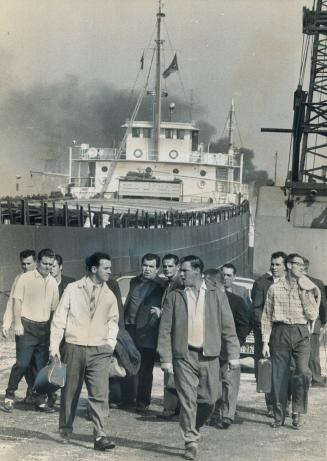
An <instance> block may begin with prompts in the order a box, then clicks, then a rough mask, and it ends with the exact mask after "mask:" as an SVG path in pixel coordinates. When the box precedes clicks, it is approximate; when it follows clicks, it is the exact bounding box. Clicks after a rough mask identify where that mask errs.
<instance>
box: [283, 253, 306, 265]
mask: <svg viewBox="0 0 327 461" xmlns="http://www.w3.org/2000/svg"><path fill="white" fill-rule="evenodd" d="M294 258H301V259H302V261H303V262H304V258H303V256H301V255H299V254H298V253H290V254H289V255H288V256H287V258H286V263H291V262H292V261H293V259H294Z"/></svg>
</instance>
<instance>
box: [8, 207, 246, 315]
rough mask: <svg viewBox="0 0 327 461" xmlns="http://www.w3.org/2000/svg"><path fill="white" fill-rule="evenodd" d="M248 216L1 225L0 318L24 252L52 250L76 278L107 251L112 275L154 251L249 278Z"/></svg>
mask: <svg viewBox="0 0 327 461" xmlns="http://www.w3.org/2000/svg"><path fill="white" fill-rule="evenodd" d="M248 228H249V214H248V213H243V214H241V215H240V216H236V217H233V218H230V219H229V220H227V221H223V222H220V223H212V224H207V225H204V226H192V227H169V228H164V229H133V228H127V229H111V228H106V229H85V228H77V227H76V228H71V227H70V228H67V227H42V226H19V225H0V314H1V317H2V312H3V309H4V305H5V303H6V300H7V298H6V296H5V295H4V294H3V292H5V291H9V290H10V287H11V284H12V282H13V280H14V278H15V276H16V275H17V274H18V273H19V272H20V266H19V260H18V254H19V252H20V251H22V250H23V249H26V248H30V249H35V250H36V251H39V250H40V249H42V248H52V249H53V250H54V251H55V252H56V253H59V254H61V255H62V257H63V259H64V273H65V274H66V275H71V276H74V277H76V278H79V277H81V276H82V275H83V273H84V259H85V257H86V256H88V255H90V254H91V253H93V252H94V251H106V252H108V253H109V254H110V255H111V257H112V267H113V274H114V275H116V276H117V275H122V274H136V273H138V271H139V270H140V262H141V258H142V256H143V254H145V253H148V252H153V253H157V254H159V255H160V256H161V257H162V256H164V254H165V253H168V252H169V253H175V254H177V255H178V256H186V255H188V254H195V255H197V256H200V257H201V258H202V259H203V261H204V263H205V267H206V268H209V267H217V266H220V265H222V264H224V263H225V262H229V261H231V262H233V263H234V264H235V265H236V267H237V268H238V273H239V274H243V275H247V274H248V269H249V268H248Z"/></svg>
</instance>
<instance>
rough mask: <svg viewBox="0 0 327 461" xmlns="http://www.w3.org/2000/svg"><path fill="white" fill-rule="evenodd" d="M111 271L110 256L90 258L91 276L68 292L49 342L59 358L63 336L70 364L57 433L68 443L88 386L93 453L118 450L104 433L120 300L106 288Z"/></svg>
mask: <svg viewBox="0 0 327 461" xmlns="http://www.w3.org/2000/svg"><path fill="white" fill-rule="evenodd" d="M110 266H111V264H110V257H109V255H107V254H106V253H100V252H98V253H94V254H92V255H91V256H90V257H88V258H87V259H86V267H87V270H88V275H87V276H86V277H83V278H82V279H81V280H78V281H77V282H74V283H71V284H69V285H68V287H67V288H66V290H65V292H64V294H63V296H62V298H61V301H60V303H59V306H58V308H57V310H56V312H55V315H54V317H53V320H52V324H51V339H50V354H51V355H52V356H53V357H55V356H58V357H59V345H60V342H61V340H62V338H63V335H64V334H65V344H64V346H63V350H62V361H63V362H64V363H66V364H67V377H66V384H65V386H64V388H63V389H62V392H61V403H60V416H59V432H60V434H61V436H62V437H63V440H64V441H67V440H69V437H70V435H71V433H72V432H73V422H74V418H75V414H76V408H77V403H78V399H79V396H80V393H81V389H82V385H83V382H84V381H85V384H86V388H87V392H88V400H89V415H90V419H91V420H92V423H93V431H94V449H95V450H100V451H105V450H107V449H112V448H114V446H115V445H114V443H113V442H112V441H111V440H110V439H109V438H108V437H107V435H106V432H105V418H106V417H107V416H108V412H109V406H108V380H109V363H110V357H111V356H112V354H113V351H114V348H115V345H116V337H117V333H118V308H117V300H116V297H115V295H114V294H113V293H112V291H111V290H109V288H108V286H107V284H106V282H107V281H108V279H109V275H110Z"/></svg>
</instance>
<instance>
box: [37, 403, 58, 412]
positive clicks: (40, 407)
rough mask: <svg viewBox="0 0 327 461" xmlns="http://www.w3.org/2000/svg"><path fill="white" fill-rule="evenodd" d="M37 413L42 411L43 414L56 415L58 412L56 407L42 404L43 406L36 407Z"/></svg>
mask: <svg viewBox="0 0 327 461" xmlns="http://www.w3.org/2000/svg"><path fill="white" fill-rule="evenodd" d="M35 411H40V412H41V413H54V412H55V411H56V410H55V409H54V407H49V406H48V405H47V404H46V403H41V405H35Z"/></svg>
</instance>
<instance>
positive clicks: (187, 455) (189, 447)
mask: <svg viewBox="0 0 327 461" xmlns="http://www.w3.org/2000/svg"><path fill="white" fill-rule="evenodd" d="M197 454H198V445H197V444H196V443H194V442H191V443H186V444H185V451H184V459H190V460H192V459H196V455H197Z"/></svg>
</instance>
